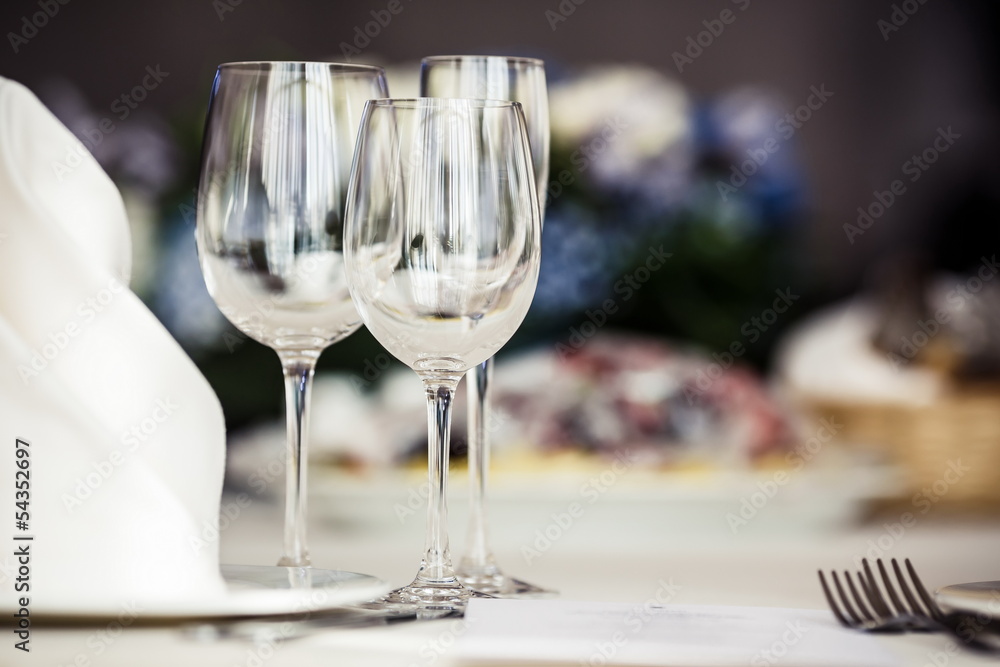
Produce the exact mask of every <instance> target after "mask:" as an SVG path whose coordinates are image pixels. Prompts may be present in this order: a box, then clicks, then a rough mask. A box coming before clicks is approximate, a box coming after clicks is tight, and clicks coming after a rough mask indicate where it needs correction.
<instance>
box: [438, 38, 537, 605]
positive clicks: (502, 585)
mask: <svg viewBox="0 0 1000 667" xmlns="http://www.w3.org/2000/svg"><path fill="white" fill-rule="evenodd" d="M420 94H421V95H427V96H430V97H485V98H491V99H501V100H513V101H515V102H520V103H521V105H522V107H523V109H524V116H525V122H526V123H527V128H528V140H529V143H530V144H531V156H532V160H533V163H534V167H535V183H536V190H537V192H538V200H539V210H540V212H541V213H542V215H543V217H544V213H545V194H546V184H547V181H548V177H549V101H548V94H547V92H546V85H545V63H544V62H542V61H541V60H537V59H535V58H513V57H506V56H432V57H428V58H424V59H423V61H422V62H421V68H420ZM492 376H493V359H492V358H490V359H487V360H486V361H484V362H483V363H482V364H481V365H479V366H477V367H475V368H472V369H470V370H469V373H468V378H467V379H466V382H465V384H466V386H467V391H468V398H469V401H468V422H469V426H468V429H469V433H468V440H469V487H470V494H469V504H470V507H469V530H468V543H467V546H466V550H465V554H464V555H463V557H462V560H461V561H460V562H459V566H458V576H459V578H460V579H461V580H462V583H464V584H465V585H466V586H469V587H470V588H473V589H475V590H477V591H479V592H482V593H487V594H489V595H492V596H494V597H545V596H549V595H554V591H550V590H548V589H545V588H541V587H539V586H536V585H534V584H530V583H528V582H525V581H521V580H519V579H515V578H514V577H511V576H508V575H506V574H504V573H503V572H502V571H501V570H500V568H499V566H497V564H496V559H495V558H494V556H493V552H492V550H491V549H490V547H489V539H488V537H487V531H486V525H487V521H486V477H487V472H488V470H489V461H490V440H489V432H488V430H487V428H486V425H487V423H489V420H488V418H487V415H488V414H489V413H488V411H489V405H490V382H491V378H492Z"/></svg>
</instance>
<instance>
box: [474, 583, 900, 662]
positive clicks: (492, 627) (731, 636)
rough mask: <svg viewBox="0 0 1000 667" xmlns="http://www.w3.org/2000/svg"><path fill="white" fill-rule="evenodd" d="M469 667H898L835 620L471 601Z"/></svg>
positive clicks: (766, 611) (763, 611) (699, 609)
mask: <svg viewBox="0 0 1000 667" xmlns="http://www.w3.org/2000/svg"><path fill="white" fill-rule="evenodd" d="M465 619H466V625H465V627H466V631H465V633H464V635H463V636H462V638H461V640H460V643H459V645H458V653H459V658H460V660H461V661H462V662H463V663H475V664H511V663H515V662H516V663H520V664H540V665H546V664H555V665H678V666H680V665H684V666H685V667H692V666H706V667H707V666H710V667H722V666H729V665H739V667H747V665H749V666H750V667H769V666H770V665H796V666H797V667H853V666H859V667H860V666H862V665H863V666H864V667H883V666H884V667H890V666H895V665H899V664H900V663H899V662H898V661H897V660H896V659H895V658H894V657H893V656H892V655H891V654H889V653H888V652H887V651H886V650H885V649H884V648H883V647H882V646H880V645H879V644H878V642H877V641H875V640H874V639H873V638H872V637H870V636H867V635H865V634H863V633H860V632H854V631H850V630H846V629H844V628H842V627H840V626H839V625H837V623H836V621H835V620H834V619H833V617H832V616H831V615H830V614H829V613H828V612H825V611H815V610H808V609H777V608H771V607H719V606H700V605H659V604H651V603H647V604H629V603H603V602H573V601H568V600H490V599H482V598H476V599H473V600H471V601H470V603H469V606H468V609H467V611H466V614H465Z"/></svg>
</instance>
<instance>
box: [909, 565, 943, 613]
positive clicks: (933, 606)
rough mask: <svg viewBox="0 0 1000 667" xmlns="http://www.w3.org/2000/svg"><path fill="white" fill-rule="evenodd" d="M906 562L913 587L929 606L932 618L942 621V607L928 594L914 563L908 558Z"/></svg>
mask: <svg viewBox="0 0 1000 667" xmlns="http://www.w3.org/2000/svg"><path fill="white" fill-rule="evenodd" d="M904 562H905V563H906V571H907V572H909V573H910V579H911V580H912V581H913V587H914V588H916V589H917V595H919V596H920V599H921V600H923V602H924V604H925V605H927V608H928V609H929V610H930V612H931V616H932V617H933V618H934V620H936V621H941V620H942V619H944V612H942V611H941V607H939V606H938V605H937V603H936V602H935V601H934V598H932V597H931V596H930V594H929V593H928V592H927V589H926V588H924V582H922V581H920V577H918V576H917V570H916V568H914V567H913V563H911V562H910V559H909V558H907V559H906V560H905V561H904Z"/></svg>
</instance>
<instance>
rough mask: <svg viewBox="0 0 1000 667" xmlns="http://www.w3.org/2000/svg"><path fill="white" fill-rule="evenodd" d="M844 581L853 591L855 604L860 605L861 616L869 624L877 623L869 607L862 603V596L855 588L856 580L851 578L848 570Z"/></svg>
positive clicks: (845, 571) (852, 595)
mask: <svg viewBox="0 0 1000 667" xmlns="http://www.w3.org/2000/svg"><path fill="white" fill-rule="evenodd" d="M844 581H845V582H847V588H848V589H850V591H851V597H853V598H854V602H855V604H857V605H858V611H860V612H861V615H862V616H864V618H865V620H866V621H868V622H869V623H875V617H874V616H872V615H871V613H870V612H869V611H868V607H867V606H866V605H865V603H864V602H862V600H861V596H860V595H858V589H856V588H855V587H854V579H852V578H851V575H850V573H849V572H848V571H847V570H844Z"/></svg>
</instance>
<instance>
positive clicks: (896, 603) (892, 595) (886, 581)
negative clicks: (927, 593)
mask: <svg viewBox="0 0 1000 667" xmlns="http://www.w3.org/2000/svg"><path fill="white" fill-rule="evenodd" d="M875 564H876V565H877V566H878V573H879V574H880V575H881V576H882V584H883V586H885V592H886V593H888V595H889V599H890V600H892V606H893V607H895V609H896V613H899V614H909V613H910V612H909V610H908V609H907V608H906V607H905V606H903V603H902V601H901V600H900V599H899V596H898V595H896V589H895V587H894V586H893V585H892V579H890V578H889V573H888V572H886V571H885V565H884V564H883V563H882V559H881V558H878V559H876V560H875Z"/></svg>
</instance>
